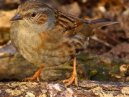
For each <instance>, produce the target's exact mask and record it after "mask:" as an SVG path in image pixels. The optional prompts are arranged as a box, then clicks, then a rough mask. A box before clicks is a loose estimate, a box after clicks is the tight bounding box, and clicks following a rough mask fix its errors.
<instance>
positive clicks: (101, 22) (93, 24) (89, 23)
mask: <svg viewBox="0 0 129 97" xmlns="http://www.w3.org/2000/svg"><path fill="white" fill-rule="evenodd" d="M84 23H85V24H86V25H85V27H84V29H83V31H84V32H85V35H86V36H91V35H93V34H94V31H93V30H94V29H98V28H101V27H104V26H108V25H113V24H118V23H119V22H117V21H112V20H109V19H107V18H102V19H95V20H84Z"/></svg>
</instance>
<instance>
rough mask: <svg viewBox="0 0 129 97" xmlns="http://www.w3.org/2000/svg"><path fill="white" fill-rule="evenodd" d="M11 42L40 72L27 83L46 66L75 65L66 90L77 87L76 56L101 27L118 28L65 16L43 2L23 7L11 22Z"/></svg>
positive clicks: (107, 22)
mask: <svg viewBox="0 0 129 97" xmlns="http://www.w3.org/2000/svg"><path fill="white" fill-rule="evenodd" d="M11 21H12V24H11V40H12V43H13V44H14V46H15V47H16V49H17V50H18V51H19V52H20V54H21V55H22V56H23V57H24V58H25V59H27V60H28V61H30V62H31V63H33V64H36V65H37V66H39V67H40V69H39V70H38V71H37V72H36V73H35V74H34V76H33V77H30V78H28V80H35V79H36V78H37V77H38V76H39V75H40V72H41V70H42V68H43V67H44V66H45V65H60V64H66V63H69V62H71V61H73V73H72V76H71V77H70V78H69V79H67V80H64V81H63V82H64V83H65V84H66V86H68V85H70V84H72V83H73V82H75V84H77V72H76V55H77V54H78V52H80V51H82V50H83V49H84V48H85V42H86V41H87V38H88V37H90V36H92V35H93V34H94V33H93V30H94V29H95V28H98V27H102V26H106V25H110V24H115V23H117V22H113V21H110V20H108V19H96V20H84V19H80V18H77V17H74V16H72V15H67V14H64V13H62V12H60V11H58V10H56V9H54V8H51V7H49V6H48V5H46V4H44V3H43V1H40V0H27V1H25V2H24V3H22V4H21V5H20V6H19V7H18V10H17V12H16V15H15V16H14V17H13V18H12V19H11Z"/></svg>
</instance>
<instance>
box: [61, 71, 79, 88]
mask: <svg viewBox="0 0 129 97" xmlns="http://www.w3.org/2000/svg"><path fill="white" fill-rule="evenodd" d="M63 83H64V84H65V86H66V87H67V86H69V85H71V84H72V83H75V85H76V86H77V85H78V80H77V74H76V73H73V74H72V76H71V77H70V78H68V79H66V80H63Z"/></svg>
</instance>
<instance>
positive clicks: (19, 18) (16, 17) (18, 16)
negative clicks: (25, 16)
mask: <svg viewBox="0 0 129 97" xmlns="http://www.w3.org/2000/svg"><path fill="white" fill-rule="evenodd" d="M16 20H22V17H21V16H20V15H19V14H16V15H15V16H14V17H12V19H11V21H16Z"/></svg>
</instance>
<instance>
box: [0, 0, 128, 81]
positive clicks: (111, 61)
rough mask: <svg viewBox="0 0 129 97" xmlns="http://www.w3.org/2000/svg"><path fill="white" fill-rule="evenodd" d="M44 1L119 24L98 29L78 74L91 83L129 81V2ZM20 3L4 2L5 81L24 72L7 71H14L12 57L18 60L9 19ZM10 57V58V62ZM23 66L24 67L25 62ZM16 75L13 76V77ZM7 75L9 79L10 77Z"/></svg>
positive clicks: (1, 50) (0, 43)
mask: <svg viewBox="0 0 129 97" xmlns="http://www.w3.org/2000/svg"><path fill="white" fill-rule="evenodd" d="M43 1H44V3H47V4H48V5H50V6H52V7H54V8H57V9H59V10H61V11H63V12H65V13H69V14H72V15H75V16H77V17H80V18H85V19H96V18H109V19H110V20H113V21H118V22H119V24H116V25H112V26H108V27H103V28H101V29H96V30H95V36H93V37H91V38H90V39H89V42H88V47H87V49H86V50H85V53H83V54H81V55H80V56H78V60H79V64H83V66H84V67H85V68H84V70H83V71H82V67H80V66H79V67H78V68H79V69H78V73H79V74H80V77H81V78H84V79H90V80H104V81H129V0H43ZM19 4H20V1H19V0H0V58H1V59H0V66H1V69H0V75H2V77H0V79H1V80H3V79H10V78H11V77H12V76H13V75H15V74H14V73H16V72H18V74H19V73H20V71H10V72H9V71H8V73H7V72H5V70H7V68H12V67H8V66H10V65H8V64H10V63H9V60H10V58H12V56H13V57H14V55H15V52H16V51H15V49H14V48H13V47H12V45H11V43H10V38H9V29H10V21H9V20H10V19H11V17H12V16H13V15H14V14H15V11H16V8H17V7H18V5H19ZM6 58H9V59H7V60H6ZM11 62H12V60H11ZM19 63H20V64H21V62H19ZM19 63H18V64H19ZM13 64H16V63H13ZM24 64H25V63H24ZM13 66H17V65H13ZM80 69H81V70H80ZM10 70H11V69H10ZM19 70H20V69H19ZM21 70H23V69H21ZM12 72H13V74H11V73H12ZM28 72H29V71H28ZM5 73H7V74H5ZM10 74H11V75H10ZM5 75H6V76H5ZM7 75H9V76H8V77H7ZM21 76H22V75H21ZM13 77H14V76H13ZM22 77H23V76H22ZM15 79H17V77H15Z"/></svg>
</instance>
